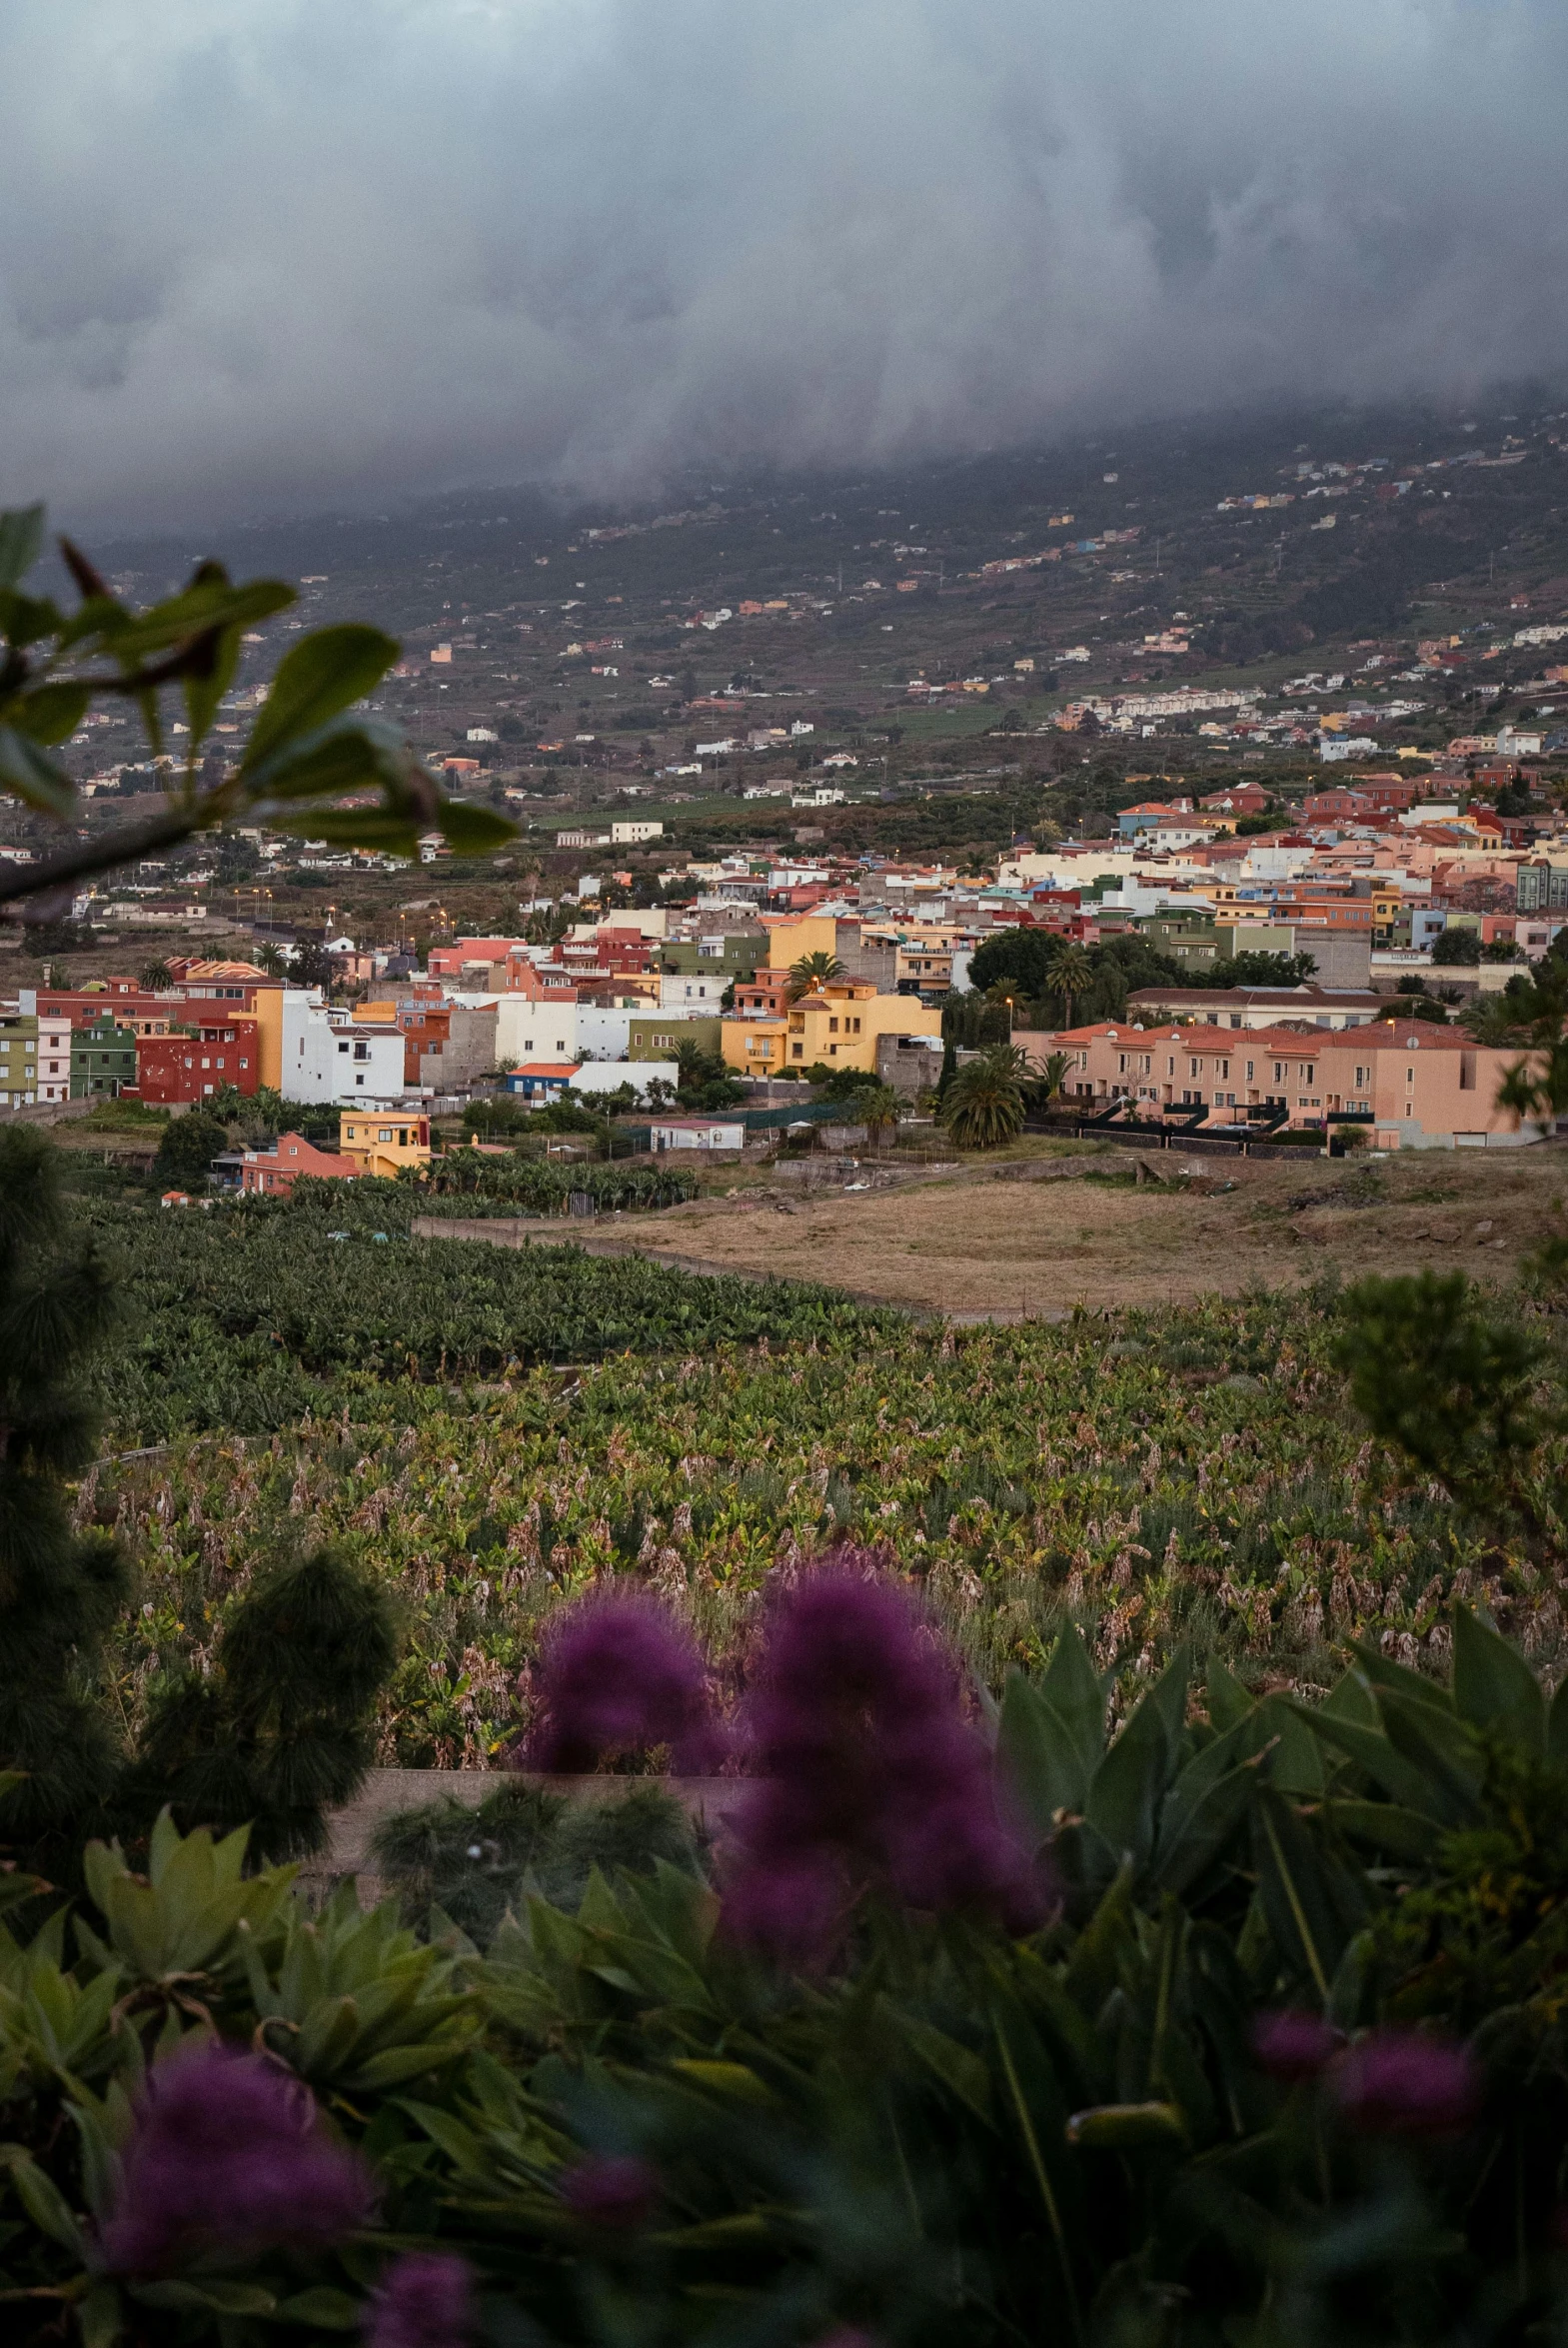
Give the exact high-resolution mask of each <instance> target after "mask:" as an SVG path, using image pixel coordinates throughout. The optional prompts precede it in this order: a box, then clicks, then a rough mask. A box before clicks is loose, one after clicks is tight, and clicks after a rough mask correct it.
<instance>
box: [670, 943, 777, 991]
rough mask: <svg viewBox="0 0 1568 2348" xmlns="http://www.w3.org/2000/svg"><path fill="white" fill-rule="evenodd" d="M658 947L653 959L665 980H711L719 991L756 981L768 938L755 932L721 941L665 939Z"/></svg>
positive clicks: (765, 952)
mask: <svg viewBox="0 0 1568 2348" xmlns="http://www.w3.org/2000/svg"><path fill="white" fill-rule="evenodd" d="M658 945H659V950H658V954H657V956H656V958H655V959H656V960H657V962H658V965H659V968H660V970H661V971H662V972H663V974H664V975H665V977H666V978H671V979H677V978H680V979H701V978H710V977H713V978H717V979H718V981H719V984H720V987H721V989H723V988H725V987H727V986H728V985H729V984H730V981H731V980H732V979H750V978H753V977H755V976H756V973H757V969H758V966H759V964H763V963H766V962H767V960H768V940H767V937H766V936H765V935H764V934H763V933H762V932H760V931H757V930H742V931H739V932H737V933H735V934H733V935H731V936H728V937H724V938H665V939H661V940H660V941H659V942H658Z"/></svg>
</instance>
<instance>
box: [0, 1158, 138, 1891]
mask: <svg viewBox="0 0 1568 2348" xmlns="http://www.w3.org/2000/svg"><path fill="white" fill-rule="evenodd" d="M114 1311H115V1302H114V1288H113V1282H112V1279H111V1277H110V1273H109V1269H108V1266H107V1265H106V1263H105V1262H104V1260H103V1258H102V1257H101V1256H100V1255H99V1254H98V1252H97V1251H96V1249H94V1248H93V1247H91V1246H88V1247H76V1248H73V1247H72V1246H71V1245H70V1243H69V1234H68V1231H67V1227H66V1211H65V1205H64V1201H63V1199H62V1197H61V1191H60V1176H59V1168H58V1163H57V1160H56V1156H55V1152H54V1150H53V1148H52V1146H51V1145H50V1143H48V1142H47V1141H46V1140H45V1139H44V1137H43V1136H42V1135H41V1134H38V1133H36V1132H34V1131H32V1130H30V1129H28V1128H25V1127H12V1128H10V1129H9V1130H8V1131H6V1132H3V1133H0V1768H7V1769H18V1770H22V1771H24V1772H25V1773H26V1774H25V1776H24V1778H23V1781H22V1783H21V1784H20V1785H19V1786H18V1787H17V1788H15V1789H14V1790H13V1792H12V1793H11V1794H10V1796H9V1797H8V1799H7V1801H6V1804H5V1809H4V1813H3V1824H0V1833H3V1836H4V1840H5V1843H6V1844H7V1846H8V1847H11V1848H13V1849H14V1850H15V1852H16V1854H17V1856H18V1857H19V1859H20V1860H21V1862H22V1864H23V1865H24V1866H26V1867H27V1868H29V1869H31V1871H33V1872H34V1873H37V1874H41V1875H43V1876H45V1877H46V1878H47V1879H49V1880H50V1881H65V1880H69V1879H70V1878H71V1877H72V1876H73V1874H74V1872H75V1865H76V1854H77V1853H78V1852H79V1851H80V1849H81V1846H82V1843H83V1841H84V1839H85V1838H86V1837H87V1836H88V1835H89V1834H92V1833H96V1832H101V1831H103V1829H104V1827H105V1826H106V1825H107V1824H108V1823H109V1821H110V1818H111V1813H112V1804H113V1800H114V1795H115V1789H116V1784H117V1779H118V1775H119V1769H120V1760H121V1755H120V1749H119V1744H118V1740H117V1738H116V1736H115V1733H114V1730H113V1727H112V1724H111V1720H110V1716H109V1713H108V1711H107V1709H106V1707H105V1706H104V1705H103V1704H102V1703H101V1701H100V1700H99V1698H98V1695H97V1691H96V1688H95V1685H94V1682H95V1679H96V1676H97V1670H98V1664H99V1657H100V1654H101V1649H102V1642H103V1639H104V1637H105V1634H106V1633H107V1631H108V1630H109V1628H110V1626H111V1624H112V1623H113V1621H114V1619H115V1617H116V1615H117V1614H118V1613H119V1612H120V1610H121V1609H122V1608H123V1606H124V1604H125V1602H126V1597H127V1591H128V1577H127V1573H126V1569H125V1565H124V1561H123V1559H122V1558H121V1556H120V1554H119V1551H118V1549H117V1548H116V1546H115V1543H114V1542H113V1541H112V1540H111V1539H109V1538H108V1537H107V1535H104V1534H101V1533H99V1534H91V1535H89V1536H87V1537H86V1538H82V1537H80V1536H79V1535H78V1534H77V1533H76V1532H75V1531H74V1530H73V1528H72V1524H71V1517H70V1509H69V1505H68V1500H67V1494H66V1489H65V1482H64V1478H65V1477H66V1476H68V1475H70V1474H72V1473H74V1472H75V1471H76V1470H78V1469H79V1468H81V1467H82V1466H84V1465H85V1464H86V1462H87V1461H88V1460H89V1459H90V1458H91V1457H92V1453H93V1446H94V1442H95V1440H96V1433H97V1429H96V1425H95V1417H94V1413H93V1411H92V1409H91V1408H90V1406H89V1404H88V1402H87V1399H86V1396H85V1394H84V1391H83V1371H84V1368H85V1364H86V1360H87V1357H88V1355H89V1354H90V1352H91V1350H92V1348H93V1346H94V1345H95V1344H96V1343H97V1342H98V1341H99V1339H100V1338H101V1337H102V1336H103V1335H104V1333H105V1331H106V1330H107V1328H108V1327H109V1324H110V1322H111V1320H112V1319H113V1317H114Z"/></svg>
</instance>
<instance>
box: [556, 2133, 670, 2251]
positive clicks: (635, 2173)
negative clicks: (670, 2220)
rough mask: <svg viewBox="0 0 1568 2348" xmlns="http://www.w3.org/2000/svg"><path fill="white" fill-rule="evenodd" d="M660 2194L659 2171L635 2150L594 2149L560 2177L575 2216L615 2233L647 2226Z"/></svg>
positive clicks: (564, 2197) (565, 2197) (562, 2188)
mask: <svg viewBox="0 0 1568 2348" xmlns="http://www.w3.org/2000/svg"><path fill="white" fill-rule="evenodd" d="M659 2195H660V2184H659V2172H658V2171H657V2169H652V2168H650V2167H649V2165H648V2162H647V2161H646V2160H639V2159H638V2157H637V2155H636V2153H634V2152H624V2153H611V2152H601V2153H594V2154H592V2155H591V2156H590V2157H589V2159H587V2160H580V2161H579V2162H578V2164H577V2166H576V2168H570V2169H568V2170H567V2173H566V2175H565V2176H564V2177H563V2178H562V2180H561V2198H562V2200H563V2201H564V2202H565V2203H566V2205H567V2207H568V2209H569V2210H571V2212H572V2215H573V2216H574V2217H576V2218H581V2219H582V2220H583V2222H584V2224H585V2225H590V2226H603V2227H606V2228H607V2229H609V2230H610V2231H612V2232H615V2233H623V2234H630V2233H635V2232H636V2231H637V2229H638V2228H639V2227H640V2226H646V2225H647V2223H648V2221H649V2219H650V2218H651V2217H652V2216H653V2214H654V2212H655V2210H656V2209H657V2208H658V2207H659Z"/></svg>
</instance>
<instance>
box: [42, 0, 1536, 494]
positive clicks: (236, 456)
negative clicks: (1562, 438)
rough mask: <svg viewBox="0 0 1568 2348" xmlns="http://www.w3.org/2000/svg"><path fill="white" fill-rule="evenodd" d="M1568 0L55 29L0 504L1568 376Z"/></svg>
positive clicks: (641, 461) (920, 432)
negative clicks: (1544, 374)
mask: <svg viewBox="0 0 1568 2348" xmlns="http://www.w3.org/2000/svg"><path fill="white" fill-rule="evenodd" d="M1565 98H1568V0H1087V4H1086V0H1070V4H1068V0H7V4H6V5H5V6H4V7H3V8H0V498H3V499H4V500H5V501H6V502H15V501H16V500H18V499H20V498H26V497H31V496H35V495H40V494H41V495H46V496H47V497H48V498H49V499H50V500H51V502H52V503H53V504H54V505H55V506H56V507H57V508H58V509H59V510H60V511H61V512H62V513H63V514H69V515H71V516H72V517H73V518H77V519H82V520H87V519H92V520H96V521H98V522H99V523H100V524H102V523H104V522H108V521H121V520H123V521H127V522H132V521H134V522H138V523H140V522H149V521H156V520H159V519H162V520H164V521H167V522H169V523H171V524H174V523H178V522H184V521H187V520H189V521H193V522H194V521H197V520H202V519H211V518H221V517H225V516H230V517H232V516H242V515H246V514H252V513H267V512H271V513H276V512H280V511H298V510H314V509H317V508H320V507H322V506H326V505H330V506H337V507H345V506H351V505H365V504H367V503H385V502H386V501H387V500H389V499H394V498H398V497H401V496H404V495H409V494H413V493H416V492H420V491H427V490H436V489H442V488H446V487H450V486H455V485H458V484H461V483H465V482H476V483H478V482H484V483H492V482H503V481H506V482H510V481H518V480H522V479H525V478H538V479H542V480H549V481H558V482H561V483H563V484H566V485H568V486H570V487H572V488H574V489H587V490H590V491H593V492H595V493H599V492H603V493H604V494H606V495H607V496H613V495H619V494H629V495H630V494H637V493H641V492H643V491H647V490H657V488H658V484H659V477H660V474H661V470H662V469H669V468H671V467H673V466H676V465H680V464H683V463H685V462H687V461H690V460H694V459H695V460H699V461H701V462H704V463H708V464H713V465H715V466H716V467H717V466H725V467H729V466H732V465H734V464H735V463H737V462H744V461H746V460H750V459H754V458H765V459H772V460H777V461H782V462H784V464H793V463H805V462H811V463H815V462H821V461H827V462H837V461H840V460H842V461H847V462H851V463H859V462H861V461H865V460H875V459H878V458H896V457H902V456H909V455H917V454H921V453H925V452H928V451H944V452H945V451H962V450H966V449H972V448H979V447H987V446H993V445H996V444H997V443H1000V442H1006V441H1012V440H1019V439H1030V438H1035V437H1039V436H1045V435H1049V434H1051V433H1053V432H1055V431H1057V430H1060V429H1064V428H1068V427H1070V428H1072V429H1078V428H1080V427H1083V426H1085V425H1087V426H1106V427H1113V426H1114V425H1115V424H1116V423H1117V422H1119V421H1122V420H1124V419H1126V418H1129V417H1132V416H1136V415H1146V414H1151V413H1156V414H1169V413H1173V412H1177V411H1180V410H1184V409H1190V408H1196V407H1201V406H1203V405H1205V404H1209V403H1224V404H1227V405H1228V404H1230V403H1233V402H1234V401H1235V400H1236V399H1237V398H1238V397H1239V398H1242V399H1252V398H1256V399H1259V400H1261V399H1266V398H1270V397H1275V396H1279V395H1281V394H1284V395H1293V396H1301V395H1307V396H1315V395H1317V394H1319V393H1348V394H1352V395H1357V396H1359V395H1365V394H1385V393H1402V392H1405V391H1412V392H1418V391H1433V392H1438V393H1442V394H1445V395H1457V396H1460V397H1467V396H1469V395H1471V394H1472V393H1473V392H1475V391H1476V390H1478V389H1479V388H1480V387H1481V386H1483V385H1484V384H1485V383H1486V382H1487V381H1489V380H1499V379H1506V378H1508V377H1515V378H1517V377H1518V376H1520V375H1522V374H1525V373H1529V372H1533V371H1537V370H1541V371H1554V372H1555V371H1559V370H1564V369H1565V366H1568V300H1565V293H1568V201H1565V198H1568V139H1565V137H1564V135H1563V123H1564V101H1565Z"/></svg>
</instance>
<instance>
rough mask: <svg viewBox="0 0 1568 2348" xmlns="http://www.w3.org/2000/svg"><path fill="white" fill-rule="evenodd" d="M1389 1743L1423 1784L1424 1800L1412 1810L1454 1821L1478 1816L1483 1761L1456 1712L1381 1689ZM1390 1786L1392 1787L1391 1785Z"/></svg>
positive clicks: (1388, 1689)
mask: <svg viewBox="0 0 1568 2348" xmlns="http://www.w3.org/2000/svg"><path fill="white" fill-rule="evenodd" d="M1379 1702H1380V1705H1381V1708H1382V1714H1383V1719H1384V1722H1385V1724H1386V1726H1387V1729H1388V1741H1389V1743H1390V1744H1392V1745H1395V1746H1397V1748H1398V1750H1399V1751H1400V1753H1401V1754H1402V1755H1403V1756H1404V1758H1405V1759H1406V1760H1408V1761H1410V1762H1412V1763H1413V1764H1414V1765H1415V1767H1416V1768H1418V1769H1419V1770H1420V1771H1421V1773H1422V1775H1423V1777H1424V1778H1425V1780H1426V1784H1427V1798H1426V1800H1425V1801H1424V1802H1417V1803H1413V1804H1412V1805H1411V1806H1412V1808H1416V1809H1424V1810H1429V1811H1431V1812H1432V1813H1433V1815H1434V1816H1446V1817H1447V1818H1448V1820H1449V1822H1450V1824H1453V1825H1465V1824H1468V1823H1470V1822H1471V1821H1472V1820H1473V1819H1474V1818H1475V1817H1477V1816H1478V1814H1479V1806H1480V1792H1481V1782H1482V1779H1483V1777H1484V1776H1485V1773H1486V1771H1485V1762H1484V1760H1483V1758H1482V1754H1481V1749H1480V1746H1479V1745H1478V1744H1477V1742H1476V1739H1475V1733H1474V1731H1473V1730H1472V1729H1471V1728H1470V1727H1468V1726H1467V1725H1466V1723H1465V1722H1464V1721H1463V1720H1461V1719H1460V1718H1459V1717H1458V1716H1457V1714H1455V1713H1453V1712H1449V1711H1443V1712H1439V1711H1436V1710H1434V1709H1433V1707H1432V1706H1431V1705H1430V1704H1422V1703H1413V1702H1411V1700H1410V1699H1409V1697H1407V1696H1403V1695H1395V1694H1394V1692H1393V1690H1392V1689H1391V1688H1385V1689H1384V1690H1383V1692H1382V1694H1381V1696H1380V1698H1379ZM1390 1790H1392V1789H1390Z"/></svg>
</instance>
